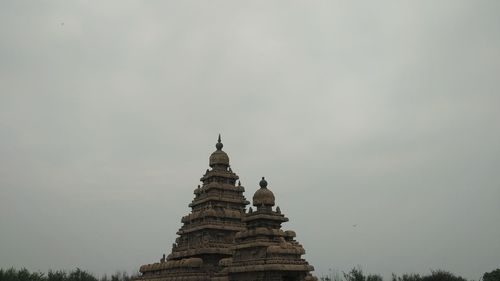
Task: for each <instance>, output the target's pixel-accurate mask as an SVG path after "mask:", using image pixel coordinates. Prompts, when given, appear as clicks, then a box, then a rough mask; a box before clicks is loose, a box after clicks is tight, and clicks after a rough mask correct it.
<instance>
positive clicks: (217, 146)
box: [215, 134, 224, 150]
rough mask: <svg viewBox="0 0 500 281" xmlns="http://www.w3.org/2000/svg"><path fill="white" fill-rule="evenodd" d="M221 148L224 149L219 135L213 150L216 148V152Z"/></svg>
mask: <svg viewBox="0 0 500 281" xmlns="http://www.w3.org/2000/svg"><path fill="white" fill-rule="evenodd" d="M222 147H224V145H223V144H222V142H221V141H220V134H219V138H218V139H217V144H216V145H215V148H217V150H221V149H222Z"/></svg>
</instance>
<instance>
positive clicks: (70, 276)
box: [0, 266, 500, 281]
mask: <svg viewBox="0 0 500 281" xmlns="http://www.w3.org/2000/svg"><path fill="white" fill-rule="evenodd" d="M138 276H139V274H132V275H129V274H128V273H126V272H125V271H123V272H116V273H115V274H113V275H110V276H107V275H103V276H101V277H100V278H98V277H96V276H94V275H93V274H91V273H89V272H87V271H85V270H82V269H80V268H76V269H75V270H73V271H71V272H66V271H64V270H56V271H54V270H49V272H47V274H45V273H43V272H30V271H29V270H27V269H26V268H23V269H19V270H17V269H15V268H9V269H5V270H4V269H0V281H131V280H134V279H135V278H137V277H138ZM320 280H321V281H383V280H384V279H383V278H382V276H380V275H378V274H368V275H365V274H364V273H363V270H362V269H361V267H359V266H358V267H355V268H353V269H351V270H350V271H349V272H342V274H334V275H332V274H330V275H329V276H323V277H321V278H320ZM390 281H472V280H467V279H465V278H463V277H460V276H456V275H454V274H453V273H451V272H448V271H444V270H431V273H430V274H428V275H423V276H420V275H419V274H414V273H410V274H408V273H405V274H403V275H401V276H397V275H396V274H394V273H393V274H392V277H391V279H390ZM477 281H500V268H498V269H495V270H493V271H491V272H486V273H484V274H483V276H482V278H480V279H479V280H477Z"/></svg>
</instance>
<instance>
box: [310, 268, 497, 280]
mask: <svg viewBox="0 0 500 281" xmlns="http://www.w3.org/2000/svg"><path fill="white" fill-rule="evenodd" d="M320 280H321V281H383V280H384V279H383V278H382V276H380V275H378V274H368V275H365V274H364V273H363V270H361V268H360V267H357V268H353V269H352V270H351V271H349V272H347V273H346V272H342V274H340V273H335V274H333V275H329V276H323V277H321V278H320ZM390 281H469V280H467V279H465V278H463V277H461V276H456V275H454V274H453V273H451V272H448V271H444V270H433V271H431V272H430V273H429V274H427V275H422V276H421V275H420V274H414V273H411V274H403V275H401V276H398V275H396V274H394V273H393V274H392V277H391V279H390ZM470 281H473V280H470ZM478 281H500V268H499V269H495V270H493V271H491V272H486V273H484V274H483V276H482V277H481V278H480V279H479V280H478Z"/></svg>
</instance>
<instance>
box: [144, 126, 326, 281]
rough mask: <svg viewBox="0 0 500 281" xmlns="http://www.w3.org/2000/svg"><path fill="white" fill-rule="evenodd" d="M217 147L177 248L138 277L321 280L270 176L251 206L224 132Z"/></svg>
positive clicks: (220, 280)
mask: <svg viewBox="0 0 500 281" xmlns="http://www.w3.org/2000/svg"><path fill="white" fill-rule="evenodd" d="M215 147H216V150H215V151H214V152H213V153H212V154H211V155H210V159H209V166H210V169H207V171H206V173H205V174H204V175H203V176H202V177H201V179H200V181H201V182H202V185H198V187H197V188H196V189H195V190H194V195H195V197H194V199H193V201H192V202H191V203H190V204H189V207H190V208H191V212H190V213H189V214H188V215H186V216H184V217H182V220H181V222H182V227H181V228H180V229H179V231H177V234H178V237H177V238H176V240H175V243H173V244H172V251H171V253H170V254H169V255H168V256H167V257H165V255H163V257H162V258H161V259H160V261H159V262H157V263H153V264H146V265H143V266H141V267H140V270H139V271H140V272H141V274H142V275H141V276H140V277H138V280H142V281H146V280H147V281H149V280H151V281H153V280H154V281H233V280H252V281H254V280H259V281H282V280H289V281H309V280H316V278H315V277H313V276H312V275H311V274H310V271H312V270H313V267H312V266H310V265H309V264H308V263H307V262H306V261H305V260H304V259H301V255H303V254H304V253H305V251H304V249H303V248H302V246H301V245H300V244H299V243H298V242H296V241H295V240H294V237H295V232H293V231H282V230H281V223H283V222H286V221H288V219H287V218H286V217H285V216H284V215H283V214H281V211H280V209H279V207H277V208H276V209H275V210H273V206H274V200H275V199H274V194H273V193H272V192H271V191H270V190H269V189H267V182H266V181H265V179H264V178H262V181H261V182H260V186H261V188H260V189H259V190H257V192H256V193H255V194H254V196H253V205H254V206H255V207H257V210H256V211H255V212H254V211H253V210H252V208H250V209H249V210H248V212H247V211H246V206H247V205H248V204H249V203H250V202H248V201H247V200H246V199H245V197H244V195H243V192H244V191H245V189H244V188H243V186H241V184H240V182H239V181H238V175H236V174H235V173H234V172H233V171H232V169H231V167H230V165H229V156H228V155H227V154H226V153H225V152H224V151H223V150H222V148H223V144H222V142H221V138H220V135H219V138H218V141H217V144H216V145H215Z"/></svg>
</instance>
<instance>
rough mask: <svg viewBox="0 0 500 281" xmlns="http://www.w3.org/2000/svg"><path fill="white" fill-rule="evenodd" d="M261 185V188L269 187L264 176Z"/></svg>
mask: <svg viewBox="0 0 500 281" xmlns="http://www.w3.org/2000/svg"><path fill="white" fill-rule="evenodd" d="M259 185H260V187H261V188H267V181H266V179H265V178H264V177H262V180H260V182H259Z"/></svg>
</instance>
